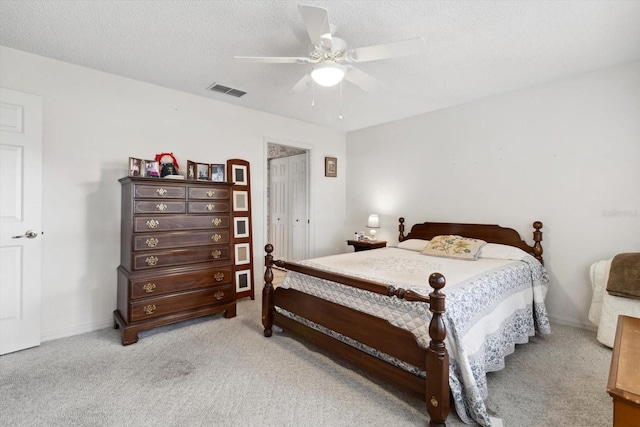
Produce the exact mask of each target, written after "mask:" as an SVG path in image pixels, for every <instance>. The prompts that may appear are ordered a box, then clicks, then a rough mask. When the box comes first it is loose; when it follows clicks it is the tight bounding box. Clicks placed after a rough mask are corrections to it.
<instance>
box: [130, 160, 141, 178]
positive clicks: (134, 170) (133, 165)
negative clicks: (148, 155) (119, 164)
mask: <svg viewBox="0 0 640 427" xmlns="http://www.w3.org/2000/svg"><path fill="white" fill-rule="evenodd" d="M141 168H142V159H139V158H137V157H129V176H141V175H140V169H141Z"/></svg>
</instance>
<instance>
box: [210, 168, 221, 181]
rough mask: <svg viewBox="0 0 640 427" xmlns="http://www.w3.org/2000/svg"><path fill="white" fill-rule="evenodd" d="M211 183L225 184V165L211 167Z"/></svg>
mask: <svg viewBox="0 0 640 427" xmlns="http://www.w3.org/2000/svg"><path fill="white" fill-rule="evenodd" d="M211 181H213V182H224V165H218V164H212V165H211Z"/></svg>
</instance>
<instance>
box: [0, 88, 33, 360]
mask: <svg viewBox="0 0 640 427" xmlns="http://www.w3.org/2000/svg"><path fill="white" fill-rule="evenodd" d="M41 170H42V98H40V97H38V96H34V95H28V94H25V93H21V92H16V91H13V90H8V89H0V354H6V353H10V352H13V351H17V350H22V349H25V348H29V347H34V346H37V345H39V344H40V295H41V278H42V273H41V254H42V248H41V245H42V243H41V242H42V238H41V237H40V233H41V224H42V172H41Z"/></svg>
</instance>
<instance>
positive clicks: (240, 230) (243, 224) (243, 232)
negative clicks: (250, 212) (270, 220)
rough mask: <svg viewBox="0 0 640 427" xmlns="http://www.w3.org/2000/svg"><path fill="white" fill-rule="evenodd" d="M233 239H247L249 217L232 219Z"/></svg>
mask: <svg viewBox="0 0 640 427" xmlns="http://www.w3.org/2000/svg"><path fill="white" fill-rule="evenodd" d="M233 237H235V238H236V239H240V238H243V237H249V217H246V216H241V217H237V218H233Z"/></svg>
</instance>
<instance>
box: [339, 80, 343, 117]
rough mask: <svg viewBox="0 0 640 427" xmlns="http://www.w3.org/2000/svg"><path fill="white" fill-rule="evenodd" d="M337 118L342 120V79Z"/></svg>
mask: <svg viewBox="0 0 640 427" xmlns="http://www.w3.org/2000/svg"><path fill="white" fill-rule="evenodd" d="M338 118H339V119H340V120H342V81H341V82H340V115H339V116H338Z"/></svg>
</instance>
